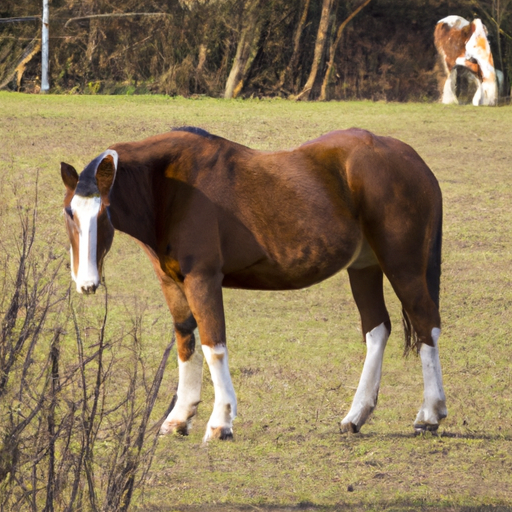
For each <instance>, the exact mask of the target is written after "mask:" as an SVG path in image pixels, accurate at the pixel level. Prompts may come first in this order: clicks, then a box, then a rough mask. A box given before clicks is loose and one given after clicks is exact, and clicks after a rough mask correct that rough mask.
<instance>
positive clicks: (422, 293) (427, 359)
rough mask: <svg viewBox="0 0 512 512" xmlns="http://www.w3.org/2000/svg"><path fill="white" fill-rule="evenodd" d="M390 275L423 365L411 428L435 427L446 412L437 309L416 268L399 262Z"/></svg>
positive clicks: (418, 429)
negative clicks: (421, 390) (420, 394)
mask: <svg viewBox="0 0 512 512" xmlns="http://www.w3.org/2000/svg"><path fill="white" fill-rule="evenodd" d="M408 270H409V271H408ZM389 276H390V282H391V284H392V286H393V288H394V290H395V292H396V294H397V295H398V298H399V299H400V301H401V303H402V306H403V309H404V319H405V323H406V324H410V329H411V330H412V331H413V332H412V333H411V335H414V336H415V338H416V340H415V342H414V345H415V346H416V347H417V348H418V349H419V355H420V358H421V364H422V369H423V382H424V394H423V397H424V399H423V404H422V406H421V408H420V410H419V412H418V415H417V417H416V420H415V422H414V428H415V429H416V431H424V430H432V431H434V430H437V428H438V427H439V424H440V422H441V420H443V419H444V418H446V416H447V414H448V413H447V409H446V397H445V394H444V389H443V379H442V373H441V363H440V360H439V349H438V340H439V335H440V333H441V329H440V324H441V320H440V317H439V310H438V307H437V305H436V304H435V303H434V300H432V298H431V296H430V293H429V290H428V288H427V284H426V280H425V279H424V278H423V277H422V276H421V275H419V274H418V272H417V271H416V272H414V273H413V272H412V271H411V269H407V267H406V266H402V267H401V269H400V271H398V269H396V270H395V271H394V272H393V271H392V272H391V273H390V274H389ZM436 293H437V292H436ZM409 342H410V340H409Z"/></svg>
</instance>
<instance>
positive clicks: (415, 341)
mask: <svg viewBox="0 0 512 512" xmlns="http://www.w3.org/2000/svg"><path fill="white" fill-rule="evenodd" d="M431 236H432V238H431V243H430V249H429V253H428V264H427V273H426V279H427V287H428V292H429V295H430V298H431V299H432V301H433V302H434V304H435V305H436V308H437V309H439V291H440V288H441V249H442V240H443V216H442V212H439V217H438V219H436V221H435V224H434V229H433V231H432V235H431ZM402 321H403V326H404V335H405V347H404V355H407V354H408V353H409V351H410V350H411V349H412V348H413V349H415V350H419V348H420V345H421V340H420V339H419V337H418V334H417V332H416V331H415V329H414V327H413V325H412V323H411V320H410V318H409V315H408V314H407V312H406V311H405V309H404V308H403V307H402ZM439 327H440V326H439Z"/></svg>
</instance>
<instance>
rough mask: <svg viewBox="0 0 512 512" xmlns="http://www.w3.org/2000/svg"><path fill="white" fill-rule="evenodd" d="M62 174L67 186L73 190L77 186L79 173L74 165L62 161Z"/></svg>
mask: <svg viewBox="0 0 512 512" xmlns="http://www.w3.org/2000/svg"><path fill="white" fill-rule="evenodd" d="M60 175H61V176H62V181H63V182H64V185H66V188H67V189H68V190H69V191H70V192H73V191H74V190H75V188H76V184H77V183H78V173H77V172H76V170H75V168H74V167H73V166H72V165H69V164H66V163H64V162H61V163H60Z"/></svg>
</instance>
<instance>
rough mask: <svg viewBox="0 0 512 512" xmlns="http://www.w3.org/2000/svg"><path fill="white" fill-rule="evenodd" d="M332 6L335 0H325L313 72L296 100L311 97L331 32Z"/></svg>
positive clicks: (317, 37)
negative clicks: (329, 32) (329, 31)
mask: <svg viewBox="0 0 512 512" xmlns="http://www.w3.org/2000/svg"><path fill="white" fill-rule="evenodd" d="M332 5H333V0H323V3H322V16H321V17H320V24H319V25H318V33H317V36H316V42H315V53H314V55H313V62H312V64H311V71H310V72H309V77H308V80H307V82H306V84H305V85H304V87H303V89H302V92H301V93H300V94H299V95H298V96H297V98H296V99H304V100H308V99H309V97H310V95H311V90H312V89H313V86H314V85H315V81H316V77H317V75H318V70H319V68H320V65H321V63H322V59H323V54H324V48H325V40H326V39H327V32H328V30H329V17H330V15H331V9H332Z"/></svg>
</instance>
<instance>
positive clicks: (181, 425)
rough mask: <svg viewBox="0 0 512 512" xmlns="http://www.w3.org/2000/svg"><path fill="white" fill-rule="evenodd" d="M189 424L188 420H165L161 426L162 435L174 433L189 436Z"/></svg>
mask: <svg viewBox="0 0 512 512" xmlns="http://www.w3.org/2000/svg"><path fill="white" fill-rule="evenodd" d="M188 430H189V424H188V422H187V421H169V422H167V421H164V422H163V423H162V426H161V427H160V435H161V436H165V435H167V434H174V435H177V436H188Z"/></svg>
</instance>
